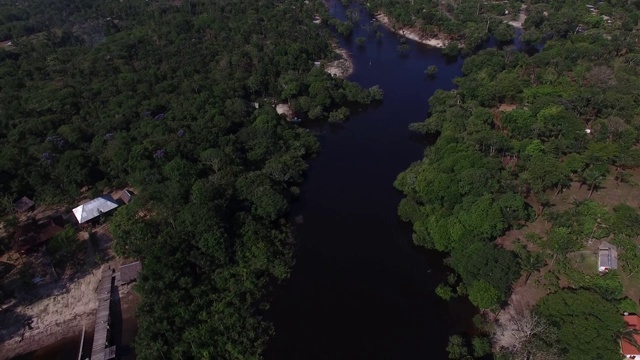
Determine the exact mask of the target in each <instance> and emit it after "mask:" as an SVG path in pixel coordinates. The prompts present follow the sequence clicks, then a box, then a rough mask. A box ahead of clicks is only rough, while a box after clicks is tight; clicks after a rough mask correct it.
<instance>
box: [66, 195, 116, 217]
mask: <svg viewBox="0 0 640 360" xmlns="http://www.w3.org/2000/svg"><path fill="white" fill-rule="evenodd" d="M117 207H118V203H117V202H116V201H115V200H113V197H111V195H102V196H100V197H98V198H95V199H93V200H91V201H89V202H87V203H84V204H82V205H80V206H78V207H77V208H75V209H73V214H74V215H75V216H76V219H78V222H79V223H80V224H82V223H83V222H86V221H88V220H91V219H93V218H95V217H98V216H100V215H101V214H104V213H106V212H109V211H111V210H113V209H115V208H117Z"/></svg>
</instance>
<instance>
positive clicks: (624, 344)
mask: <svg viewBox="0 0 640 360" xmlns="http://www.w3.org/2000/svg"><path fill="white" fill-rule="evenodd" d="M624 322H625V325H626V326H627V328H628V329H630V330H634V332H633V333H632V334H631V336H633V339H634V340H635V342H636V343H637V344H640V335H639V334H638V333H636V332H640V317H639V316H638V315H635V314H634V315H630V314H627V313H625V315H624ZM620 347H621V351H622V355H624V357H625V358H626V359H640V350H639V349H638V348H636V346H635V345H634V344H633V343H632V342H631V341H630V339H626V338H624V337H623V338H622V339H620Z"/></svg>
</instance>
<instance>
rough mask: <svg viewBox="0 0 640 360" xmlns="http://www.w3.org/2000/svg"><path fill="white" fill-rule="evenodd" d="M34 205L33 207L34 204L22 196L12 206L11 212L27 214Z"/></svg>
mask: <svg viewBox="0 0 640 360" xmlns="http://www.w3.org/2000/svg"><path fill="white" fill-rule="evenodd" d="M34 205H35V203H34V202H33V200H31V199H29V198H28V197H26V196H24V197H22V198H21V199H20V200H18V201H16V202H15V203H14V204H13V210H15V211H17V212H27V211H28V210H29V209H31V208H32V207H33V206H34Z"/></svg>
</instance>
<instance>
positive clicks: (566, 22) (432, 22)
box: [367, 0, 640, 52]
mask: <svg viewBox="0 0 640 360" xmlns="http://www.w3.org/2000/svg"><path fill="white" fill-rule="evenodd" d="M586 5H590V6H595V5H597V8H595V7H594V8H593V9H590V8H588V7H587V6H586ZM367 6H368V7H369V8H370V9H371V10H372V11H374V12H375V11H382V12H384V13H385V14H387V15H389V16H390V17H391V18H392V19H393V20H394V21H395V22H396V23H397V24H398V25H399V26H401V27H411V28H416V29H418V30H420V31H422V32H423V33H424V34H426V35H430V36H436V35H446V36H447V37H448V38H449V39H450V40H451V41H452V43H451V44H450V46H449V48H448V49H447V50H446V51H447V52H455V49H456V48H457V44H460V45H463V46H464V50H465V51H467V52H473V50H475V49H478V47H480V46H481V45H482V44H483V43H484V42H485V41H487V40H488V39H489V38H490V37H493V38H494V39H495V40H497V41H498V42H508V41H510V40H511V39H513V38H514V36H515V31H514V29H513V27H512V26H511V25H509V24H507V21H510V20H511V21H516V22H517V20H518V19H519V17H520V14H521V13H522V14H526V15H527V16H526V20H525V21H524V24H522V27H523V28H524V30H525V33H524V35H523V36H522V40H523V41H526V42H531V43H537V42H540V41H541V40H543V39H545V38H550V37H566V36H568V35H572V34H575V33H576V32H582V31H585V30H589V29H604V28H607V27H609V26H610V25H611V22H615V23H616V24H619V25H620V26H621V28H623V29H624V30H626V31H631V30H633V28H634V27H635V26H636V25H637V22H638V18H639V17H640V12H639V9H638V5H637V2H622V1H606V2H600V1H598V2H592V1H575V2H573V1H572V2H569V1H537V0H533V1H526V2H525V1H516V0H511V1H485V0H470V1H456V0H412V1H398V0H372V1H368V2H367ZM594 10H597V11H594ZM603 16H604V17H603ZM612 19H613V20H612Z"/></svg>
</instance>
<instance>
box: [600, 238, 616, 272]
mask: <svg viewBox="0 0 640 360" xmlns="http://www.w3.org/2000/svg"><path fill="white" fill-rule="evenodd" d="M617 268H618V249H617V248H616V246H615V245H611V244H609V243H608V242H606V241H603V242H602V244H600V247H599V248H598V271H599V272H600V273H601V274H604V273H607V272H608V271H609V270H611V269H617Z"/></svg>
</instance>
